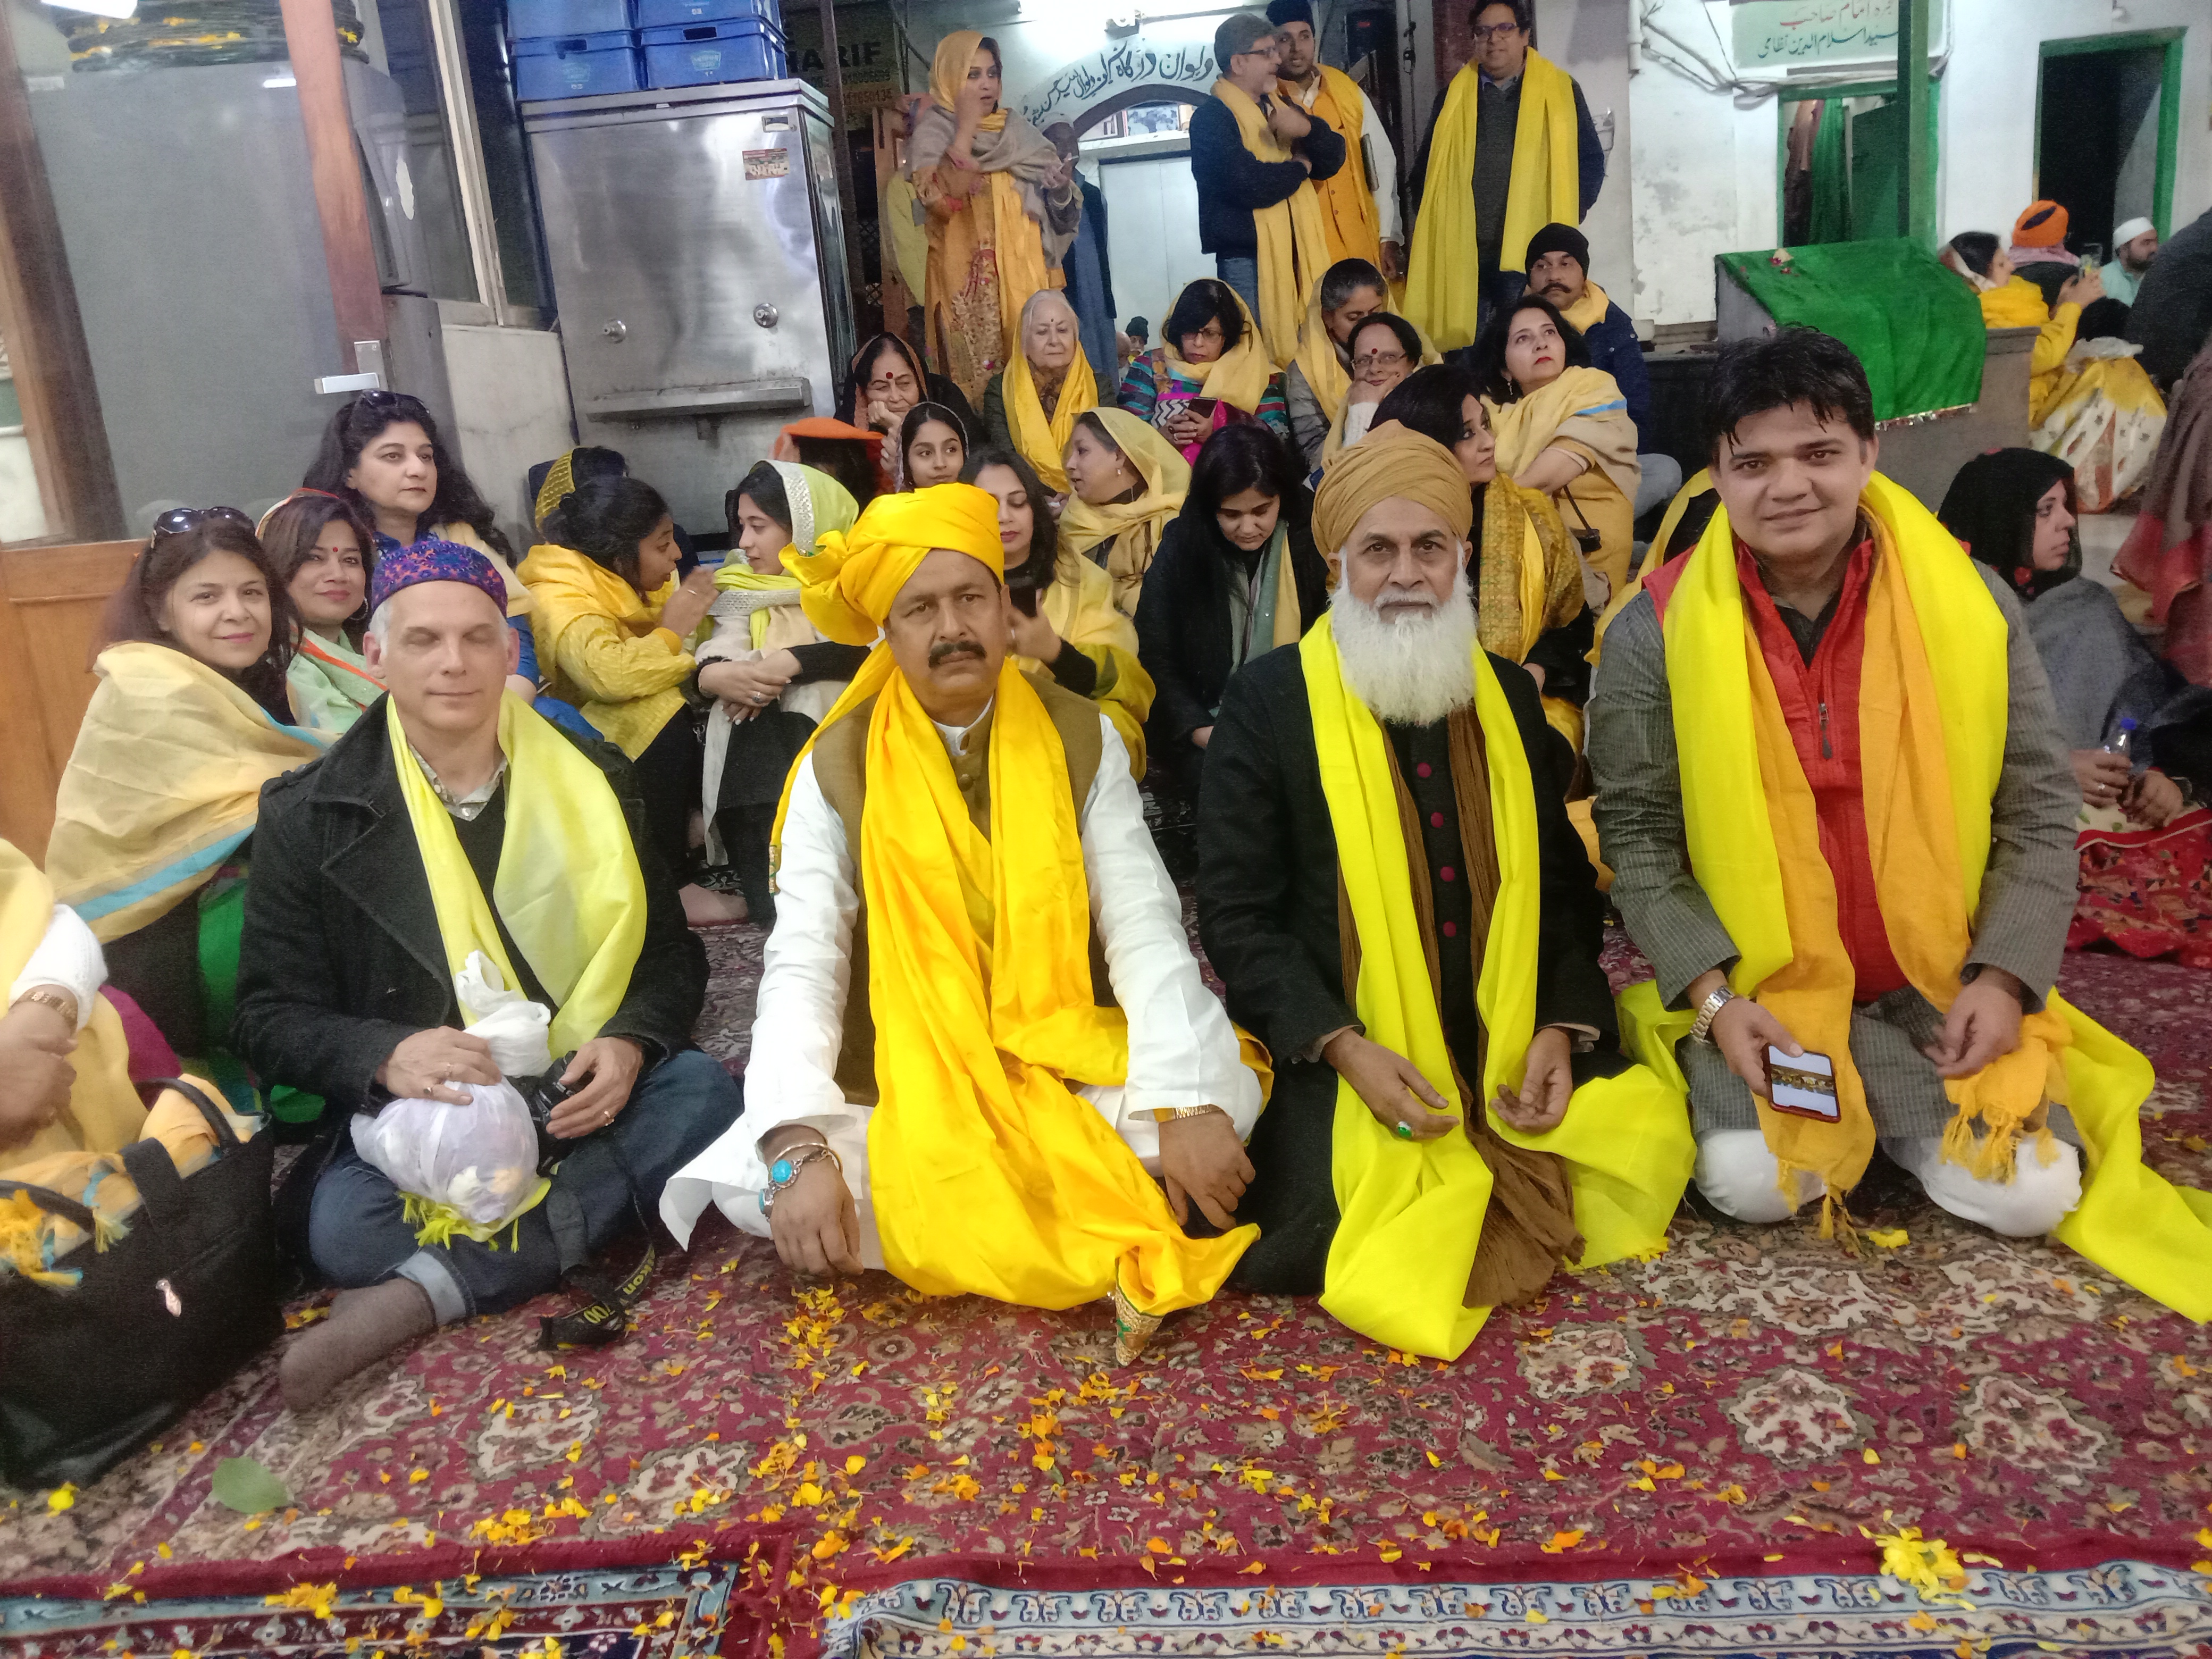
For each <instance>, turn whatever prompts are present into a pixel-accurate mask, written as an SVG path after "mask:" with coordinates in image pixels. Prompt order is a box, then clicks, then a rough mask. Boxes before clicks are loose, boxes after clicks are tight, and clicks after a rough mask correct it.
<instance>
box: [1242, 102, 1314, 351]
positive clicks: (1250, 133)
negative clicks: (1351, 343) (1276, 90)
mask: <svg viewBox="0 0 2212 1659" xmlns="http://www.w3.org/2000/svg"><path fill="white" fill-rule="evenodd" d="M1213 95H1214V96H1215V97H1216V98H1218V99H1219V100H1221V101H1222V103H1223V104H1225V105H1226V106H1228V110H1229V112H1230V113H1231V115H1233V116H1235V117H1236V118H1237V136H1238V137H1241V138H1243V141H1244V148H1245V149H1247V150H1249V151H1250V152H1251V153H1252V154H1253V155H1255V156H1256V157H1258V158H1259V159H1260V160H1261V161H1275V162H1280V161H1289V160H1291V149H1290V146H1289V145H1287V144H1285V143H1283V142H1282V141H1281V140H1280V139H1279V138H1278V137H1275V135H1274V134H1273V132H1271V131H1268V128H1267V117H1266V116H1265V115H1263V114H1262V113H1261V111H1260V106H1259V104H1258V103H1257V102H1256V101H1255V100H1254V99H1252V98H1251V97H1249V95H1247V94H1245V93H1244V91H1243V89H1242V88H1239V87H1237V86H1236V85H1234V84H1233V83H1231V82H1230V81H1228V80H1227V79H1226V78H1224V79H1222V80H1219V81H1216V82H1214V83H1213ZM1252 229H1253V232H1254V234H1255V235H1256V236H1257V237H1258V238H1259V256H1260V331H1261V335H1262V337H1264V338H1265V339H1266V341H1267V356H1268V357H1269V358H1270V359H1271V360H1272V361H1273V365H1274V367H1276V368H1281V367H1282V366H1283V365H1284V364H1285V363H1287V362H1290V361H1291V356H1292V355H1293V354H1294V353H1295V352H1296V351H1297V349H1298V325H1299V324H1300V323H1301V322H1302V321H1304V318H1305V314H1306V301H1308V300H1310V298H1312V296H1313V294H1314V291H1315V290H1316V289H1318V288H1319V287H1320V286H1321V277H1322V272H1323V271H1325V270H1328V267H1329V264H1330V261H1331V258H1332V256H1331V255H1330V253H1329V243H1328V227H1327V225H1325V224H1324V223H1323V222H1322V213H1321V200H1320V198H1319V197H1316V195H1315V194H1314V187H1313V181H1312V180H1311V179H1308V180H1307V181H1306V182H1305V183H1304V184H1303V185H1299V186H1298V187H1297V190H1296V191H1294V192H1292V194H1291V198H1290V199H1289V200H1288V201H1285V202H1278V203H1276V204H1274V205H1273V207H1263V208H1261V209H1259V210H1256V211H1255V213H1254V214H1253V215H1252Z"/></svg>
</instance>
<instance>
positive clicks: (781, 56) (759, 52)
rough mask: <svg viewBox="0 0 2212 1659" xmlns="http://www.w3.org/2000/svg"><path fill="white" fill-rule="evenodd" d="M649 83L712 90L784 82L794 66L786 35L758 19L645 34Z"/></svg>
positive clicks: (690, 25)
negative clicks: (746, 83) (747, 83)
mask: <svg viewBox="0 0 2212 1659" xmlns="http://www.w3.org/2000/svg"><path fill="white" fill-rule="evenodd" d="M638 39H639V40H641V42H642V43H643V44H644V46H645V83H646V85H647V86H649V87H654V88H660V87H707V86H714V85H716V84H718V83H720V82H726V81H781V80H782V79H783V78H784V76H785V75H786V74H787V64H788V62H789V60H788V58H787V56H786V54H785V52H784V45H783V36H782V34H781V33H780V32H779V31H778V30H776V29H775V28H774V27H771V26H770V25H769V24H767V23H763V22H762V21H760V20H759V19H758V18H757V17H733V18H725V19H722V20H720V21H715V22H708V23H687V24H682V25H673V24H672V25H671V26H670V27H667V28H656V29H645V30H642V31H641V33H639V35H638Z"/></svg>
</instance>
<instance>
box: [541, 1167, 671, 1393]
mask: <svg viewBox="0 0 2212 1659" xmlns="http://www.w3.org/2000/svg"><path fill="white" fill-rule="evenodd" d="M600 1133H605V1131H604V1130H603V1131H601V1132H600ZM606 1147H607V1150H608V1151H609V1152H612V1153H613V1154H614V1158H615V1162H616V1163H617V1164H619V1165H620V1166H621V1168H622V1173H623V1184H624V1185H625V1186H627V1187H628V1188H629V1210H630V1214H631V1216H632V1217H633V1218H635V1220H636V1222H637V1225H638V1231H640V1232H641V1233H643V1234H644V1235H645V1254H644V1255H642V1256H641V1257H640V1258H639V1260H638V1263H637V1265H636V1266H635V1267H632V1268H631V1269H630V1270H629V1273H625V1274H624V1275H623V1277H622V1278H621V1279H614V1278H611V1277H610V1276H609V1275H608V1274H607V1273H605V1272H604V1271H603V1270H601V1269H600V1268H598V1267H592V1265H591V1263H590V1261H589V1259H588V1258H589V1255H590V1250H589V1241H588V1239H587V1238H586V1234H585V1231H584V1217H583V1211H582V1209H581V1207H580V1206H577V1205H576V1204H575V1203H574V1200H573V1199H571V1200H570V1201H569V1202H568V1204H566V1205H564V1206H561V1207H560V1208H559V1209H557V1210H556V1208H555V1206H554V1204H553V1199H554V1198H555V1197H556V1196H559V1197H562V1198H567V1197H568V1194H565V1193H562V1192H561V1190H560V1188H557V1187H556V1188H555V1189H554V1192H553V1193H550V1194H547V1197H546V1211H547V1213H546V1221H547V1223H548V1224H549V1225H550V1226H551V1228H552V1230H553V1243H554V1247H555V1249H556V1250H558V1251H559V1253H560V1258H561V1283H562V1286H563V1288H565V1289H566V1290H568V1291H569V1292H570V1294H572V1295H574V1296H575V1297H577V1298H578V1300H579V1301H580V1304H581V1305H580V1306H579V1307H577V1308H575V1309H574V1310H572V1311H570V1312H568V1313H565V1314H554V1315H547V1316H544V1317H541V1318H540V1319H539V1320H538V1349H539V1351H540V1352H547V1353H550V1352H552V1351H553V1350H555V1349H556V1348H604V1347H605V1346H608V1345H609V1344H611V1343H615V1342H619V1341H621V1340H623V1337H625V1336H627V1335H629V1310H631V1309H632V1308H634V1307H635V1306H636V1305H637V1304H638V1303H639V1302H641V1301H642V1300H643V1299H644V1297H645V1291H646V1287H647V1285H650V1284H651V1283H652V1282H653V1268H654V1267H656V1266H657V1265H658V1264H659V1251H658V1250H657V1249H655V1248H654V1246H653V1223H652V1221H651V1220H650V1219H649V1218H647V1215H646V1213H645V1206H644V1205H643V1204H642V1203H641V1202H640V1201H639V1199H638V1192H637V1175H636V1172H635V1170H632V1169H631V1168H630V1165H629V1158H628V1157H627V1156H626V1155H625V1154H624V1153H623V1149H622V1143H621V1142H620V1141H618V1140H616V1139H612V1138H611V1137H610V1138H609V1139H608V1140H607V1141H606Z"/></svg>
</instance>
